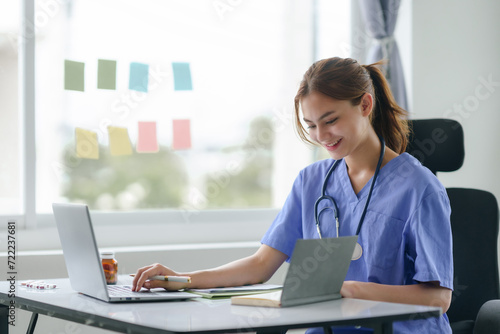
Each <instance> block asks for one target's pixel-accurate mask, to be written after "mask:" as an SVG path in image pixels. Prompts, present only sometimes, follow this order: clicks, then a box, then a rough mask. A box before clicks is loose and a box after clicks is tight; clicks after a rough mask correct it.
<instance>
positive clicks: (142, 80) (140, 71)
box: [128, 63, 149, 93]
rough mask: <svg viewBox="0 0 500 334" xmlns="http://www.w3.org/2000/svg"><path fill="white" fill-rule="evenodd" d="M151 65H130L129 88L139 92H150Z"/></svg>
mask: <svg viewBox="0 0 500 334" xmlns="http://www.w3.org/2000/svg"><path fill="white" fill-rule="evenodd" d="M148 80H149V65H147V64H141V63H130V81H129V84H128V88H129V89H132V90H136V91H138V92H145V93H147V92H148Z"/></svg>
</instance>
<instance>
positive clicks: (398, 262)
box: [261, 153, 453, 333]
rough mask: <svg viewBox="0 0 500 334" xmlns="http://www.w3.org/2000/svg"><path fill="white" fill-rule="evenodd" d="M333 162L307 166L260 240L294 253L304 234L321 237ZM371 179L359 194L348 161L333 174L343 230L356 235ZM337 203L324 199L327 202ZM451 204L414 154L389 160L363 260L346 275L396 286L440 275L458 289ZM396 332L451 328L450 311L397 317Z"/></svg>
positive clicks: (327, 224) (370, 215) (327, 228)
mask: <svg viewBox="0 0 500 334" xmlns="http://www.w3.org/2000/svg"><path fill="white" fill-rule="evenodd" d="M332 163H333V160H332V159H327V160H322V161H318V162H316V163H314V164H312V165H310V166H308V167H306V168H305V169H303V170H302V171H301V172H300V173H299V175H298V177H297V178H296V179H295V182H294V184H293V188H292V191H291V192H290V194H289V195H288V198H287V200H286V202H285V204H284V206H283V208H282V210H281V211H280V213H279V214H278V216H277V217H276V219H275V220H274V222H273V224H272V225H271V227H270V228H269V230H268V231H267V232H266V234H265V235H264V237H263V238H262V240H261V242H262V243H263V244H266V245H268V246H270V247H272V248H275V249H277V250H279V251H281V252H283V253H285V254H287V255H288V256H289V257H290V256H291V255H292V252H293V248H294V246H295V242H296V241H297V239H311V238H319V236H318V232H317V230H316V222H315V216H314V203H315V202H316V199H317V198H318V197H320V196H321V186H322V184H323V181H324V178H325V175H326V173H327V171H328V169H329V168H330V166H331V165H332ZM370 184H371V180H370V181H369V182H368V183H367V184H366V185H365V187H364V188H363V189H362V190H361V191H360V192H359V193H358V194H356V193H355V192H354V190H353V188H352V185H351V181H350V179H349V176H348V174H347V166H346V163H345V161H344V160H342V161H339V165H338V166H337V168H336V169H335V171H334V172H333V173H332V175H331V176H330V179H329V181H328V185H327V187H326V193H327V194H328V195H330V196H332V197H333V198H334V199H335V201H336V203H337V206H338V211H339V212H338V215H339V221H340V233H339V234H340V236H350V235H354V234H355V233H356V229H357V227H358V223H359V219H360V217H361V213H362V211H363V208H364V205H365V202H366V197H367V195H368V191H369V188H370ZM326 206H331V205H330V204H329V203H328V201H326V200H323V201H322V202H321V203H320V205H319V210H318V212H319V211H321V209H322V208H323V207H326ZM450 213H451V210H450V203H449V199H448V195H447V193H446V189H445V188H444V187H443V185H442V184H441V183H440V182H439V181H438V179H437V178H436V177H435V176H434V174H432V173H431V172H430V171H429V170H428V169H427V168H425V167H423V166H422V165H421V163H420V162H419V161H418V160H416V159H415V158H414V157H412V156H411V155H409V154H408V153H403V154H401V155H399V156H398V157H396V158H394V159H392V160H391V161H389V162H388V163H387V164H386V165H385V166H384V167H383V168H382V169H381V170H380V173H379V176H378V178H377V181H376V184H375V186H374V188H373V193H372V197H371V199H370V203H369V206H368V209H367V212H366V216H365V220H364V223H363V226H362V228H361V231H360V234H359V239H358V242H359V243H360V244H361V246H362V248H363V255H362V256H361V258H360V259H358V260H354V261H352V262H351V265H350V267H349V271H348V273H347V277H346V280H355V281H361V282H374V283H381V284H391V285H409V284H417V283H418V282H429V281H438V282H439V284H440V285H441V286H442V287H446V288H449V289H453V254H452V253H453V251H452V237H451V227H450ZM320 226H321V233H322V235H323V237H336V231H335V219H334V216H333V214H332V213H331V211H330V210H326V211H325V212H324V213H323V214H322V215H321V220H320ZM394 333H451V329H450V326H449V323H448V319H447V317H446V315H443V316H441V317H439V318H430V319H425V320H413V321H406V322H396V323H394Z"/></svg>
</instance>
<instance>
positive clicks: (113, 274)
mask: <svg viewBox="0 0 500 334" xmlns="http://www.w3.org/2000/svg"><path fill="white" fill-rule="evenodd" d="M101 261H102V268H103V269H104V276H106V283H107V284H116V282H117V281H118V261H116V259H115V252H101Z"/></svg>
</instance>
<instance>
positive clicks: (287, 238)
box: [261, 172, 303, 261]
mask: <svg viewBox="0 0 500 334" xmlns="http://www.w3.org/2000/svg"><path fill="white" fill-rule="evenodd" d="M302 178H303V172H300V173H299V175H298V176H297V178H296V179H295V182H294V183H293V187H292V190H291V191H290V193H289V194H288V197H287V199H286V201H285V204H284V205H283V208H282V209H281V211H280V212H279V213H278V215H277V216H276V218H275V219H274V221H273V223H272V224H271V226H270V227H269V229H268V230H267V232H266V234H264V236H263V237H262V240H261V243H262V244H265V245H268V246H270V247H272V248H274V249H277V250H279V251H280V252H282V253H284V254H286V255H288V260H289V259H290V257H291V256H292V253H293V248H294V247H295V242H296V241H297V239H302V238H303V232H302V193H303V192H302V188H303V185H302ZM288 260H287V261H288Z"/></svg>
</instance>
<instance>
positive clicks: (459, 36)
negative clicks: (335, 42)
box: [411, 0, 500, 199]
mask: <svg viewBox="0 0 500 334" xmlns="http://www.w3.org/2000/svg"><path fill="white" fill-rule="evenodd" d="M412 2H413V5H412V9H413V16H412V20H413V53H412V55H413V67H412V68H413V73H412V76H413V91H412V95H413V108H412V109H411V110H412V112H413V116H414V118H439V117H445V118H453V119H456V120H458V121H459V122H460V123H461V124H462V126H463V128H464V135H465V162H464V165H463V166H462V168H461V169H460V170H458V171H456V172H451V173H440V174H439V175H438V177H439V179H440V180H441V181H442V182H443V183H444V185H445V186H447V187H470V188H479V189H483V190H488V191H491V192H492V193H493V194H495V196H496V197H497V199H500V177H498V172H499V171H500V149H499V148H498V144H499V143H500V131H498V125H499V124H500V37H499V35H498V32H499V31H500V20H498V17H499V16H500V2H498V1H491V0H476V1H472V0H461V1H454V0H441V1H432V0H418V1H412ZM482 80H485V81H490V80H492V81H493V82H494V85H492V86H488V87H487V86H486V85H484V84H483V83H482ZM478 87H479V88H478ZM460 108H461V110H462V111H460Z"/></svg>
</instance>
